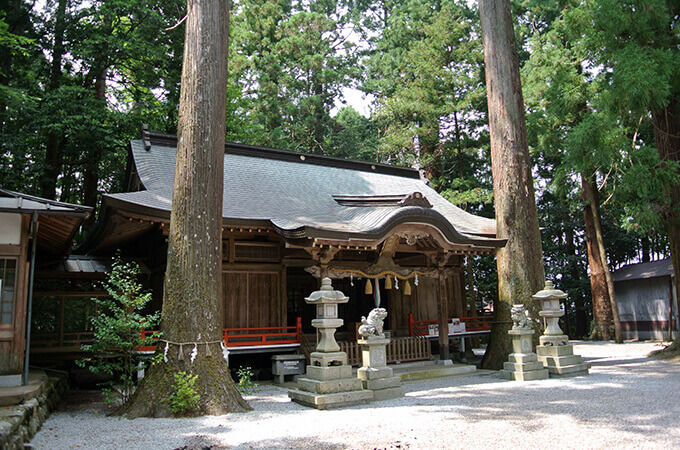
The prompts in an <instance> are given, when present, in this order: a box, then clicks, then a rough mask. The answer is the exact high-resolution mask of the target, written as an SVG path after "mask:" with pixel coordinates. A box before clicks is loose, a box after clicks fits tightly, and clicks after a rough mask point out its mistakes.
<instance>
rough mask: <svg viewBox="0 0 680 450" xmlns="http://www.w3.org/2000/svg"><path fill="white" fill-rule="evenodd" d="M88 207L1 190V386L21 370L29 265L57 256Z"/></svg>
mask: <svg viewBox="0 0 680 450" xmlns="http://www.w3.org/2000/svg"><path fill="white" fill-rule="evenodd" d="M91 210H92V209H91V208H88V207H84V206H78V205H72V204H68V203H61V202H56V201H52V200H46V199H43V198H38V197H33V196H30V195H25V194H20V193H17V192H12V191H8V190H4V189H0V385H4V386H7V385H18V384H20V383H21V375H22V373H24V372H25V369H26V368H25V362H26V361H25V358H24V355H25V349H26V339H27V335H28V332H27V323H28V322H27V316H29V315H30V300H31V293H32V292H31V288H32V281H33V279H32V271H31V268H32V267H35V265H36V264H37V263H36V262H35V261H36V260H40V259H49V258H61V257H63V255H65V254H67V253H68V251H70V249H71V245H72V241H73V236H74V234H75V233H76V231H77V230H78V229H79V227H80V224H81V223H82V221H83V220H84V219H85V218H86V217H87V216H88V215H89V214H90V212H91Z"/></svg>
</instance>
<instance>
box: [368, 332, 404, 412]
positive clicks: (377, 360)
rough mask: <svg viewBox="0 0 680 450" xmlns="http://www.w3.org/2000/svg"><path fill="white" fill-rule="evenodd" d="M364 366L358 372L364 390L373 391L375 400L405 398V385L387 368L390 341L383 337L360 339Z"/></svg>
mask: <svg viewBox="0 0 680 450" xmlns="http://www.w3.org/2000/svg"><path fill="white" fill-rule="evenodd" d="M358 343H359V345H361V356H362V360H363V364H364V365H363V366H362V367H360V368H359V370H358V371H357V376H358V377H359V380H361V384H362V385H363V388H364V389H369V390H371V391H373V400H375V401H378V400H387V399H390V398H397V397H403V396H404V393H405V391H404V385H403V384H402V383H401V380H400V379H399V377H395V376H394V374H393V372H392V368H391V367H387V353H386V347H387V344H389V343H390V340H389V339H388V338H386V337H385V335H384V334H383V335H382V336H368V337H366V338H364V339H359V341H358Z"/></svg>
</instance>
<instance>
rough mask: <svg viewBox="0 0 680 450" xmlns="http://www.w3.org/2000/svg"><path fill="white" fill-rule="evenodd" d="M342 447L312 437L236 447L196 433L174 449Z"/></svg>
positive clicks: (248, 443) (331, 449)
mask: <svg viewBox="0 0 680 450" xmlns="http://www.w3.org/2000/svg"><path fill="white" fill-rule="evenodd" d="M251 448H261V449H272V450H279V449H281V450H283V449H320V448H323V449H329V450H335V449H343V448H347V446H345V445H340V444H333V443H330V442H325V441H321V440H318V439H314V438H300V439H285V438H282V439H265V440H261V441H251V442H245V443H243V444H241V445H238V446H236V447H229V446H225V445H223V444H221V443H220V442H219V441H218V440H217V439H215V438H213V437H211V436H206V435H196V436H191V437H189V438H187V439H186V441H185V442H184V445H183V446H181V447H177V448H175V449H174V450H223V449H251Z"/></svg>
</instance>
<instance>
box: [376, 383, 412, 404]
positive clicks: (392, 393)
mask: <svg viewBox="0 0 680 450" xmlns="http://www.w3.org/2000/svg"><path fill="white" fill-rule="evenodd" d="M404 395H406V391H405V389H404V386H403V385H401V386H395V387H389V388H384V389H376V390H374V391H373V401H376V402H379V401H381V400H389V399H391V398H399V397H403V396H404Z"/></svg>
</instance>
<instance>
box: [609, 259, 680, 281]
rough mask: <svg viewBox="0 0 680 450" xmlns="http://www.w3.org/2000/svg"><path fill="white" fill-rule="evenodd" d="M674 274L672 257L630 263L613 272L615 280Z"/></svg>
mask: <svg viewBox="0 0 680 450" xmlns="http://www.w3.org/2000/svg"><path fill="white" fill-rule="evenodd" d="M672 274H673V261H672V260H671V258H668V259H662V260H660V261H651V262H646V263H639V264H629V265H627V266H623V267H621V268H620V269H619V270H617V271H616V272H614V273H613V275H614V281H626V280H639V279H643V278H656V277H665V276H668V275H672Z"/></svg>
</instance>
